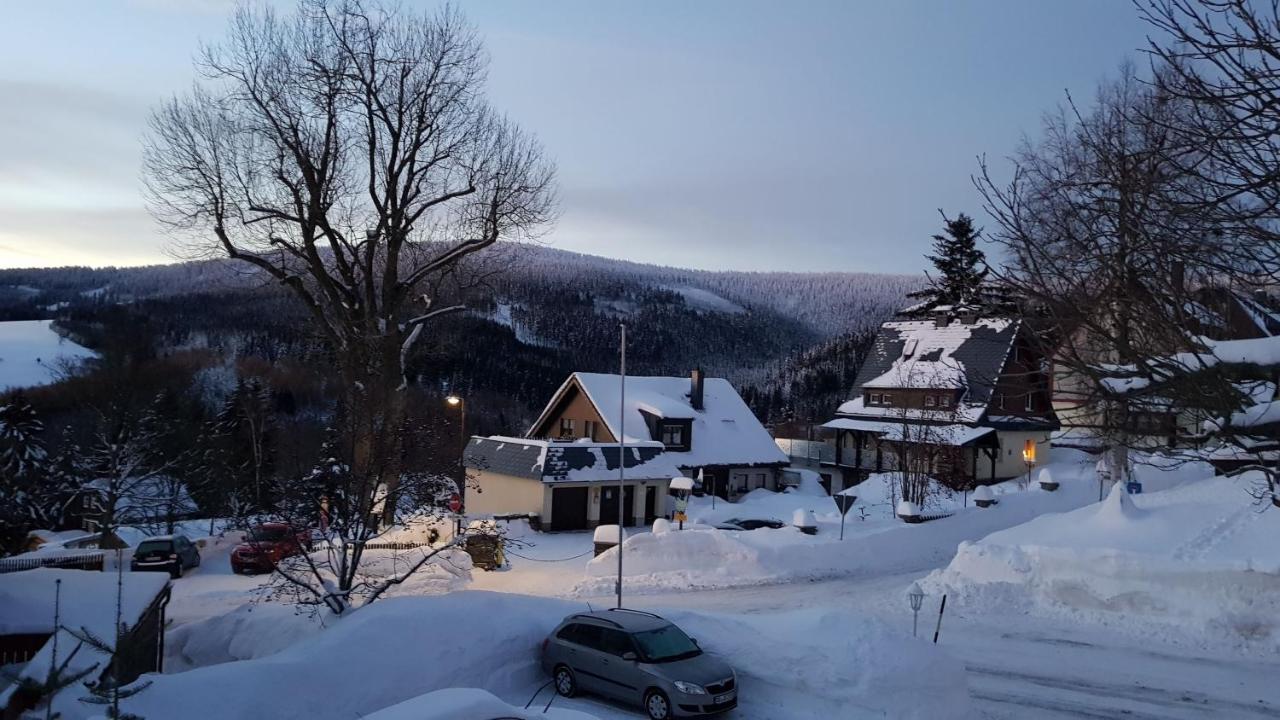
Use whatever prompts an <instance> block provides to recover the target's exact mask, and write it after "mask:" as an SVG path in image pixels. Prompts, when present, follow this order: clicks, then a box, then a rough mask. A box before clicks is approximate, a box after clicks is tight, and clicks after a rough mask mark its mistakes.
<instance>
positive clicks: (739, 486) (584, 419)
mask: <svg viewBox="0 0 1280 720" xmlns="http://www.w3.org/2000/svg"><path fill="white" fill-rule="evenodd" d="M623 403H624V399H623V397H622V384H621V378H620V376H618V375H612V374H604V373H584V372H575V373H573V374H572V375H570V376H569V377H568V378H567V379H566V380H565V381H564V383H563V384H562V385H561V386H560V388H559V389H558V390H556V392H555V394H554V395H553V396H552V397H551V400H550V401H549V402H548V403H547V405H546V407H545V408H543V410H542V413H541V414H539V416H538V419H537V420H536V421H534V423H533V425H532V426H531V427H530V428H529V431H528V432H527V433H525V435H526V437H529V438H541V439H546V440H579V439H586V440H589V441H595V442H607V443H616V442H618V438H619V436H620V435H622V434H623V432H624V425H625V435H626V440H627V444H631V443H633V442H637V443H652V442H656V443H659V444H660V445H661V446H662V447H663V448H664V455H665V457H666V458H667V459H668V460H669V461H670V462H671V463H672V464H673V465H675V466H676V467H677V468H679V471H680V474H682V475H684V476H686V477H692V478H698V477H699V476H701V477H702V480H703V487H704V489H705V490H706V491H708V492H715V493H716V494H718V495H720V496H721V497H726V498H732V497H734V496H736V495H738V494H741V493H746V492H750V491H751V490H755V489H758V488H767V489H770V490H776V489H777V488H778V484H779V482H780V480H781V474H782V469H783V468H784V467H786V466H787V464H788V462H789V460H788V458H787V456H786V454H785V453H783V452H782V451H781V450H780V449H779V448H778V446H777V444H776V443H775V442H774V440H773V437H772V436H771V435H770V434H769V431H768V430H766V429H765V427H764V426H763V425H762V424H761V423H760V421H759V420H758V419H757V418H756V416H755V414H754V413H752V412H751V408H749V407H747V404H746V403H745V402H744V401H743V400H742V397H741V396H740V395H738V391H737V390H735V389H734V387H733V385H732V384H731V383H730V382H729V381H728V380H725V379H723V378H710V377H706V376H705V375H704V374H703V373H702V371H701V370H694V371H693V372H691V373H690V375H689V377H685V378H682V377H652V376H650V377H643V376H642V377H632V376H628V377H627V380H626V398H625V405H624V404H623Z"/></svg>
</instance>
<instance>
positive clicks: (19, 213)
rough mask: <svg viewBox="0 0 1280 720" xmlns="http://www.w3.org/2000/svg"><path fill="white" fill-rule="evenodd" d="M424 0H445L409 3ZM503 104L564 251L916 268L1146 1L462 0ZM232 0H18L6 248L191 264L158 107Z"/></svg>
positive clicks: (3, 85) (4, 208) (6, 122)
mask: <svg viewBox="0 0 1280 720" xmlns="http://www.w3.org/2000/svg"><path fill="white" fill-rule="evenodd" d="M405 4H406V5H409V6H414V7H416V6H421V7H424V8H426V7H432V6H434V3H426V2H413V1H412V0H406V2H405ZM459 5H460V7H461V8H462V9H463V11H464V12H465V13H466V14H467V15H468V17H469V18H470V19H471V20H472V22H474V23H475V24H476V25H477V26H478V28H479V30H480V33H481V35H482V36H483V37H484V38H485V40H486V45H487V48H488V51H489V53H490V55H491V57H492V65H491V68H490V82H489V95H490V98H491V100H492V102H493V103H494V104H495V105H496V106H497V107H498V108H500V109H502V110H504V111H505V112H507V113H508V114H509V115H510V116H511V117H512V118H513V119H515V120H516V121H517V122H519V123H520V124H521V125H523V126H524V127H526V128H527V129H529V130H530V131H532V132H534V133H536V134H537V135H538V136H539V137H540V138H541V140H542V142H543V144H544V145H545V146H546V149H547V151H548V153H549V154H550V155H551V156H552V157H553V158H554V159H555V160H556V162H557V164H558V168H559V179H560V196H561V203H562V204H561V215H560V219H559V221H558V223H557V224H556V226H555V228H554V229H553V230H552V232H551V233H550V234H549V235H548V237H547V238H546V239H547V241H549V243H550V244H551V245H553V246H555V247H560V248H564V249H567V250H574V251H579V252H587V253H592V254H597V255H606V256H611V257H620V258H625V259H628V260H636V261H641V262H653V263H661V264H670V265H679V266H685V267H697V268H706V269H736V270H801V271H803V270H850V271H885V272H916V271H919V270H921V269H922V268H923V266H924V262H925V261H924V259H923V253H924V252H925V251H926V250H927V249H928V246H929V244H930V240H929V236H930V235H931V234H932V233H934V232H936V231H937V230H938V228H939V226H940V224H941V221H940V218H939V217H938V214H937V210H938V208H943V209H945V210H946V211H947V212H948V213H951V214H954V213H958V212H960V211H967V212H969V213H971V214H974V215H976V216H977V218H978V220H979V224H983V223H985V222H986V218H985V215H984V214H983V213H982V212H981V208H980V206H979V203H978V197H977V194H976V192H975V191H974V190H973V187H972V185H971V183H970V180H969V177H970V175H971V174H972V173H973V172H974V171H975V170H976V167H977V161H976V157H977V156H978V155H981V154H986V155H987V156H988V157H989V158H990V159H992V160H995V161H997V162H995V163H994V164H995V168H996V170H997V172H1002V171H1004V170H1005V169H1006V167H1007V166H1006V165H1005V164H1004V162H1003V161H1002V158H1004V157H1005V156H1007V155H1008V154H1009V153H1010V152H1011V151H1012V150H1013V149H1014V148H1015V147H1016V145H1017V144H1018V142H1019V140H1020V138H1021V137H1022V136H1023V135H1024V134H1030V135H1032V136H1034V135H1035V134H1036V132H1037V129H1038V127H1039V123H1040V116H1041V114H1042V113H1043V112H1044V111H1045V110H1047V109H1050V108H1052V107H1053V106H1054V105H1055V104H1057V103H1059V102H1061V101H1062V100H1063V98H1064V97H1065V95H1064V93H1065V92H1066V91H1070V92H1071V93H1072V94H1073V95H1074V96H1075V97H1077V98H1085V99H1087V98H1089V97H1090V96H1091V95H1092V92H1093V87H1094V86H1095V85H1096V83H1097V82H1098V81H1099V80H1101V79H1103V78H1104V77H1106V76H1107V75H1110V74H1114V72H1115V70H1116V68H1117V67H1118V66H1119V64H1120V63H1121V61H1122V60H1124V59H1125V58H1126V57H1137V52H1136V51H1137V49H1138V48H1140V47H1141V46H1142V45H1143V44H1144V43H1145V34H1146V33H1147V27H1146V26H1144V25H1143V24H1142V23H1141V22H1140V21H1139V20H1138V18H1137V15H1136V13H1135V11H1134V10H1133V8H1132V6H1131V5H1130V4H1129V3H1128V2H1123V1H1122V0H1072V2H1039V1H1028V0H999V1H997V0H975V1H974V2H941V1H939V2H925V1H923V0H920V1H915V0H912V1H908V0H903V1H901V2H897V1H893V2H885V1H884V0H880V1H879V2H859V1H854V0H849V1H847V2H817V1H801V2H780V1H779V2H738V1H733V2H731V1H724V2H720V1H711V0H702V1H699V2H666V1H646V2H628V3H622V2H589V1H586V0H583V1H581V2H579V1H568V0H564V1H561V0H553V1H546V2H525V1H520V0H492V1H485V2H481V1H477V2H462V3H459ZM231 7H232V5H231V4H230V3H229V2H222V1H221V0H172V1H171V2H167V1H165V0H132V1H125V0H115V1H109V0H100V1H97V2H78V1H74V0H45V1H44V2H38V3H33V2H27V3H12V4H9V5H7V6H6V8H5V21H4V22H3V23H0V60H2V61H3V62H0V267H25V266H37V265H66V264H88V265H133V264H143V263H152V262H166V261H169V260H170V259H171V255H170V254H169V253H168V251H167V249H166V248H167V244H168V243H167V240H166V238H165V237H164V236H163V235H161V233H160V231H159V228H158V227H157V226H156V225H155V224H154V222H153V221H152V219H151V218H150V216H149V215H148V214H147V213H146V210H145V208H144V206H143V202H142V196H141V191H140V188H141V180H140V159H139V154H140V136H141V134H142V131H143V128H144V125H145V121H146V117H147V113H148V110H149V108H150V107H151V106H152V105H153V104H155V103H156V102H158V101H159V100H161V99H163V98H164V97H166V96H168V95H170V94H172V93H173V92H175V91H179V90H182V89H184V88H186V87H187V86H189V85H190V83H191V82H192V80H193V77H194V72H193V69H192V62H191V59H192V56H193V54H194V51H195V49H196V47H197V43H198V42H199V41H200V40H216V39H217V38H219V37H220V36H221V34H222V32H223V28H224V27H225V23H226V18H227V16H228V14H229V12H230V9H231Z"/></svg>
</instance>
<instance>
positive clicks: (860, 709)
mask: <svg viewBox="0 0 1280 720" xmlns="http://www.w3.org/2000/svg"><path fill="white" fill-rule="evenodd" d="M584 609H585V607H584V606H583V604H582V603H574V602H568V601H564V600H554V599H547V598H534V597H529V596H524V595H510V594H502V593H486V592H462V593H455V594H451V595H447V596H443V597H428V598H395V599H390V600H385V601H381V602H378V603H375V604H373V605H370V606H369V607H367V608H363V609H360V610H356V611H354V612H353V613H352V614H351V615H350V616H348V617H344V618H341V619H338V620H334V621H332V622H331V623H330V626H329V627H328V628H325V629H322V630H315V629H314V628H312V629H311V630H310V631H309V633H307V634H305V635H306V636H305V637H303V638H302V639H300V640H298V641H297V642H296V643H295V644H293V645H291V646H289V647H287V648H285V649H283V650H279V651H278V652H274V653H273V654H269V653H268V651H269V650H270V649H272V648H274V646H276V645H277V644H278V643H279V642H280V638H279V637H274V638H264V637H260V633H259V630H260V629H261V625H262V621H252V622H243V620H241V621H236V622H228V623H225V624H220V625H217V624H215V625H207V626H205V631H208V632H217V631H222V632H227V633H231V634H233V635H235V636H236V637H235V638H233V639H232V640H231V641H230V645H231V646H235V647H237V648H239V649H238V650H237V652H238V653H239V654H241V655H244V656H247V657H253V658H255V659H248V660H242V661H239V662H223V663H221V664H216V665H211V666H208V667H202V668H198V669H195V670H190V671H188V672H181V673H177V674H165V675H151V676H147V678H146V679H148V680H152V681H153V682H154V684H153V685H152V686H151V687H150V688H148V689H147V690H146V691H145V692H142V693H140V694H138V695H136V696H134V697H132V698H129V699H128V700H126V701H125V709H126V710H128V711H130V712H134V713H137V714H139V715H142V716H144V717H154V718H165V717H172V716H173V711H174V709H175V708H182V717H183V718H187V719H188V720H203V719H204V718H209V719H210V720H213V719H215V718H216V719H222V718H241V717H244V718H249V717H253V718H258V717H264V718H265V717H269V718H273V719H275V720H327V719H330V718H332V719H334V720H339V719H340V720H347V719H348V718H356V717H369V718H376V719H377V720H401V719H402V718H413V720H426V719H433V720H436V719H438V720H443V719H445V718H448V719H449V720H478V719H483V718H496V717H513V718H523V717H526V715H525V714H522V713H525V712H528V711H523V710H520V709H519V708H521V707H523V705H524V703H525V701H526V700H528V699H529V697H530V696H531V695H532V694H533V692H534V691H535V690H536V689H537V688H538V687H539V686H540V685H542V684H543V683H544V682H546V679H547V678H546V677H545V675H544V673H543V670H542V669H541V667H540V646H541V643H542V640H543V639H544V638H545V637H546V636H547V634H548V633H549V632H550V631H551V630H552V629H553V628H554V627H555V626H556V624H558V623H559V622H560V621H561V620H562V619H563V618H564V617H565V616H567V615H569V614H572V613H574V612H580V611H582V610H584ZM663 614H664V616H665V617H667V618H669V619H670V620H672V621H673V622H675V623H677V624H679V625H680V626H681V627H683V628H684V629H685V630H686V631H687V632H689V633H690V634H691V635H693V636H694V637H696V638H698V639H699V642H700V644H701V646H702V647H703V648H704V649H705V650H706V651H707V652H710V653H715V654H717V655H719V656H721V657H723V658H725V659H726V660H728V661H729V662H730V663H731V664H732V665H733V666H734V667H735V669H736V671H737V673H738V677H739V682H740V687H741V696H740V703H741V707H742V709H741V710H740V711H739V713H740V714H742V715H743V717H850V716H863V715H865V716H869V717H894V718H931V717H943V716H945V717H957V716H959V715H963V714H964V713H965V712H966V710H967V709H968V708H969V698H968V692H967V687H966V681H965V676H964V670H963V668H962V667H961V666H960V665H959V664H958V663H957V662H955V661H954V660H952V659H950V658H949V657H948V656H947V655H946V654H945V652H944V651H942V650H939V649H938V648H936V647H934V646H932V645H929V644H927V643H925V642H923V641H920V642H917V641H913V640H911V639H910V638H907V637H905V636H902V635H899V634H894V633H893V632H891V631H890V630H888V629H887V628H885V627H884V626H883V625H881V624H879V623H876V622H874V621H871V620H868V619H866V618H862V617H858V616H856V615H853V614H851V613H848V612H845V611H843V610H840V611H837V610H830V611H812V610H810V611H795V612H788V613H782V614H776V615H746V616H735V615H708V614H702V613H693V612H686V611H681V612H673V613H665V612H664V613H663ZM193 632H194V631H193ZM188 640H190V638H189V639H188ZM255 644H256V645H257V647H254V645H255ZM281 688H287V689H288V692H281V691H280V689H281ZM471 688H474V689H471ZM546 692H547V691H546V690H544V695H543V697H546V694H545V693H546ZM584 706H585V707H587V708H589V709H590V708H595V707H602V706H601V705H599V704H598V703H596V702H594V701H593V700H591V699H587V700H584V701H565V700H558V701H557V702H556V704H555V705H553V706H552V710H553V711H554V710H556V708H560V712H559V714H556V713H555V712H549V713H547V714H546V715H542V714H541V707H537V706H535V707H536V709H537V712H536V713H529V714H528V715H527V717H530V718H532V717H535V716H536V717H547V718H558V719H559V720H586V718H589V717H591V716H590V715H584V714H579V713H574V712H571V710H572V708H574V707H584ZM603 707H605V708H606V711H607V712H608V713H609V716H611V717H612V715H613V714H614V713H613V712H612V711H611V710H608V706H603ZM66 711H67V712H68V713H69V714H68V715H66V720H82V718H84V717H86V716H87V714H89V713H92V712H94V710H92V709H91V708H88V707H80V708H76V707H68V708H67V709H66Z"/></svg>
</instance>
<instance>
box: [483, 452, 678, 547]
mask: <svg viewBox="0 0 1280 720" xmlns="http://www.w3.org/2000/svg"><path fill="white" fill-rule="evenodd" d="M619 450H620V448H619V447H618V445H617V444H616V443H608V444H606V443H600V442H592V441H590V440H587V439H583V440H579V441H577V442H561V441H556V440H537V439H531V438H514V437H502V436H493V437H473V438H471V441H470V442H469V443H468V444H467V448H466V452H465V454H464V455H463V460H464V463H465V465H466V467H467V476H468V480H469V484H470V485H471V486H472V487H471V488H469V492H468V493H467V513H468V514H469V515H473V516H474V515H501V516H511V515H526V516H537V518H538V520H539V522H540V524H541V526H542V527H543V528H545V529H548V530H584V529H587V528H592V527H595V526H597V525H616V524H618V511H619V509H618V492H619V491H618V483H619V462H618V458H619ZM622 452H623V454H622V457H623V462H624V463H625V468H623V470H624V473H623V474H624V476H625V481H624V485H623V490H622V492H623V508H622V515H623V518H622V521H623V522H622V524H623V525H624V526H632V525H637V524H640V525H647V524H650V523H652V522H653V521H654V519H656V518H659V517H665V516H666V515H667V513H668V509H667V501H666V498H667V489H668V486H669V484H670V482H671V478H673V477H676V476H677V475H679V473H680V471H679V469H678V468H677V467H676V466H675V465H674V464H673V463H672V461H671V460H670V458H668V457H667V456H666V454H665V452H664V448H663V446H662V443H658V442H652V441H646V442H640V441H637V442H635V443H629V444H628V445H627V446H626V448H624V449H622Z"/></svg>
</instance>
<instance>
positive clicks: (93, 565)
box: [0, 552, 106, 573]
mask: <svg viewBox="0 0 1280 720" xmlns="http://www.w3.org/2000/svg"><path fill="white" fill-rule="evenodd" d="M105 561H106V555H105V554H104V553H101V552H88V553H77V554H74V555H33V556H28V557H11V558H0V573H11V572H21V571H23V570H34V569H36V568H42V567H47V568H59V569H62V570H96V571H99V572H101V571H102V569H103V565H104V563H105Z"/></svg>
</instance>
